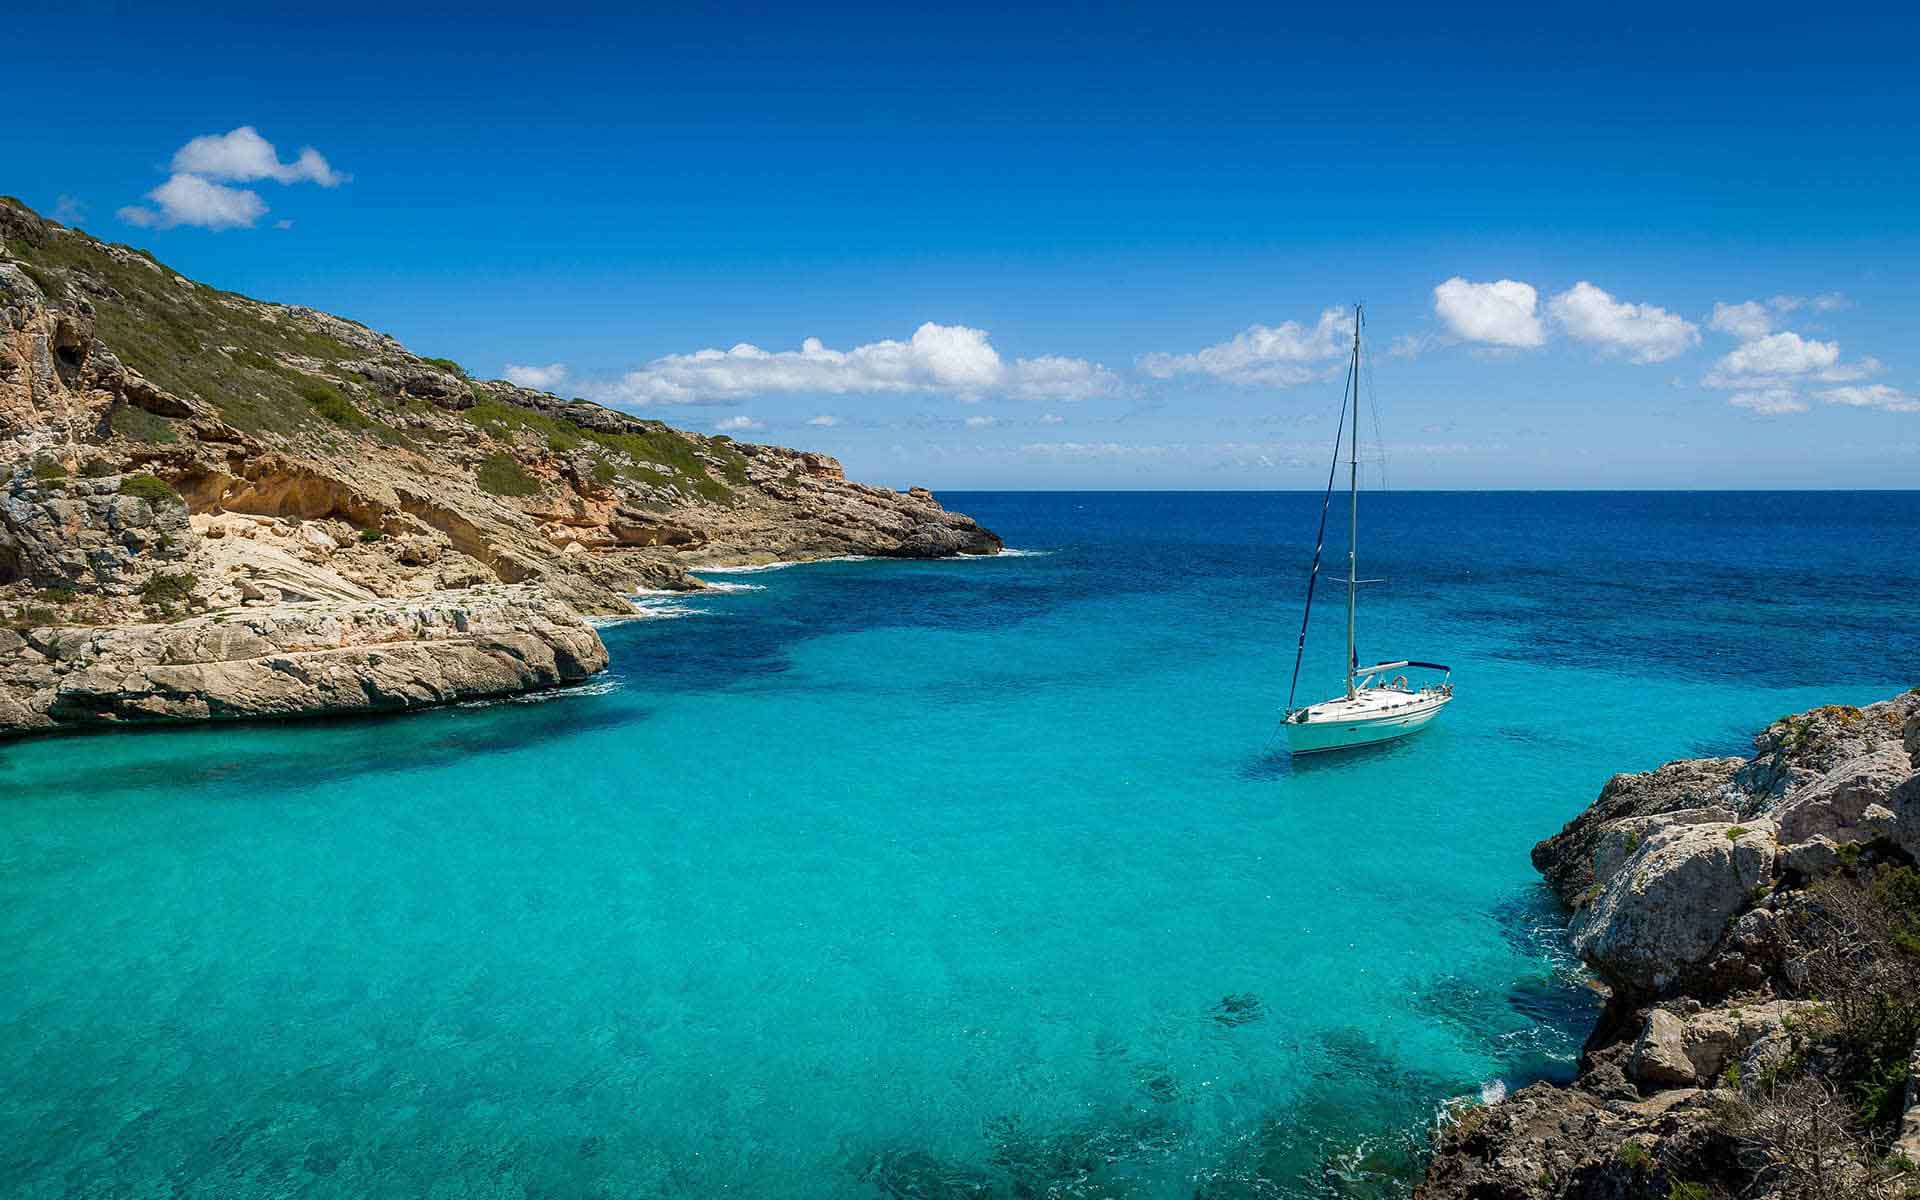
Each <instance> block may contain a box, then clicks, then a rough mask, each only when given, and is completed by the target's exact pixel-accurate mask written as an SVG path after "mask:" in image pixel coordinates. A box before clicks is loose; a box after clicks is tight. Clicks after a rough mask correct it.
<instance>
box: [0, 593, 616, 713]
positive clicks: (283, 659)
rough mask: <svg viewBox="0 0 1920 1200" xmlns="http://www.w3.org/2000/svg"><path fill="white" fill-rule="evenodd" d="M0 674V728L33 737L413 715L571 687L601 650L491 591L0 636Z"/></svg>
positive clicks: (542, 612)
mask: <svg viewBox="0 0 1920 1200" xmlns="http://www.w3.org/2000/svg"><path fill="white" fill-rule="evenodd" d="M0 664H4V665H0V673H3V675H0V682H4V685H5V686H4V687H0V728H3V729H7V730H11V731H28V730H52V729H75V728H83V727H88V726H106V725H124V724H146V723H154V722H163V721H197V720H240V719H258V718H265V717H308V716H321V715H327V714H335V713H368V712H387V711H395V710H400V709H409V708H419V707H423V706H426V705H433V704H446V703H450V702H453V701H459V700H471V699H478V698H482V697H489V696H501V695H507V694H511V693H516V692H524V691H531V690H536V689H540V688H550V687H558V686H563V685H566V684H573V683H579V682H581V681H582V680H584V679H586V678H587V677H588V676H590V675H592V674H593V673H594V672H596V671H599V670H602V669H604V668H605V667H606V665H607V651H606V647H605V646H604V645H602V644H601V641H600V638H599V636H598V635H597V634H595V633H594V631H593V630H592V629H591V628H590V627H589V626H587V625H586V624H585V623H584V622H582V621H581V620H580V618H579V617H578V615H577V614H575V613H574V612H573V611H572V610H571V609H569V608H567V607H566V606H565V605H563V604H559V603H557V602H555V601H552V600H550V599H548V598H546V597H545V596H543V595H542V594H541V593H540V592H539V591H538V590H537V589H533V588H527V587H506V586H500V585H492V586H483V587H476V588H469V589H466V590H463V591H460V592H453V593H442V594H438V595H431V596H425V597H419V598H414V599H409V600H374V601H363V602H358V603H344V604H331V605H315V604H284V603H283V604H274V605H266V606H261V607H253V608H247V609H244V610H242V611H239V612H236V613H231V614H226V613H214V614H209V615H205V616H199V617H192V618H189V619H186V620H182V621H175V622H171V623H167V624H153V625H123V626H112V627H105V628H85V627H80V628H51V629H36V630H30V631H28V632H26V633H19V632H14V631H9V630H0Z"/></svg>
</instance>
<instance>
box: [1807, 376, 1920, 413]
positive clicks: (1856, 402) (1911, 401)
mask: <svg viewBox="0 0 1920 1200" xmlns="http://www.w3.org/2000/svg"><path fill="white" fill-rule="evenodd" d="M1819 396H1820V398H1821V399H1822V400H1825V401H1826V402H1827V403H1828V404H1844V405H1846V406H1848V407H1849V408H1878V409H1882V410H1884V411H1886V412H1898V413H1920V397H1916V396H1913V395H1911V394H1910V393H1907V392H1903V391H1901V390H1900V389H1899V388H1897V387H1893V386H1891V385H1889V384H1884V383H1869V384H1865V385H1862V386H1857V387H1837V388H1826V389H1825V390H1823V391H1821V392H1820V393H1819Z"/></svg>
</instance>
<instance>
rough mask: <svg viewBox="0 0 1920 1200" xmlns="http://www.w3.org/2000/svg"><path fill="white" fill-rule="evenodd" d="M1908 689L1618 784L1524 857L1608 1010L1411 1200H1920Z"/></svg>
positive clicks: (1798, 718)
mask: <svg viewBox="0 0 1920 1200" xmlns="http://www.w3.org/2000/svg"><path fill="white" fill-rule="evenodd" d="M1916 768H1920V689H1915V691H1913V692H1908V693H1905V694H1903V695H1900V696H1896V697H1893V698H1891V699H1888V700H1885V701H1882V702H1880V703H1877V704H1872V705H1868V706H1866V707H1864V708H1855V707H1852V706H1844V705H1834V706H1827V707H1823V708H1817V709H1813V710H1811V711H1809V712H1805V713H1798V714H1794V715H1791V716H1787V717H1782V718H1781V719H1780V720H1778V721H1776V722H1774V723H1773V724H1772V725H1770V726H1768V728H1767V729H1766V730H1764V731H1763V732H1762V733H1760V734H1759V735H1758V736H1757V737H1756V738H1755V740H1754V753H1753V754H1752V755H1750V756H1748V757H1746V758H1716V759H1689V760H1681V761H1678V762H1672V763H1668V764H1666V765H1665V766H1663V767H1661V768H1659V769H1658V770H1655V771H1651V772H1646V773H1644V774H1630V775H1618V776H1615V777H1614V778H1613V779H1612V780H1611V781H1609V782H1608V783H1607V785H1606V787H1605V788H1604V789H1603V790H1602V791H1601V793H1600V796H1599V798H1598V799H1596V800H1595V801H1594V803H1593V804H1592V806H1591V807H1589V808H1588V809H1587V810H1586V811H1585V812H1583V813H1581V814H1580V815H1579V816H1577V817H1575V818H1574V819H1573V820H1572V821H1571V822H1569V823H1568V824H1567V826H1566V827H1565V828H1564V829H1562V830H1561V831H1560V832H1559V833H1558V834H1556V835H1554V836H1553V837H1550V838H1548V839H1546V840H1545V841H1543V842H1541V843H1540V844H1539V845H1538V846H1536V847H1535V848H1534V851H1533V861H1534V865H1535V866H1536V867H1537V868H1538V869H1539V870H1540V872H1541V874H1542V875H1543V876H1544V877H1545V879H1546V880H1547V883H1548V886H1549V887H1550V888H1551V889H1552V890H1553V892H1554V893H1555V895H1557V896H1558V897H1559V898H1560V900H1561V901H1562V902H1563V903H1564V904H1566V905H1567V906H1568V908H1569V909H1570V910H1571V917H1570V923H1569V934H1570V937H1571V940H1572V944H1573V948H1574V950H1575V951H1576V953H1578V954H1579V955H1580V957H1581V959H1582V960H1583V961H1584V962H1585V963H1586V964H1587V965H1588V967H1590V968H1591V969H1592V970H1593V972H1594V973H1595V975H1596V976H1597V977H1598V980H1599V981H1600V983H1601V984H1602V985H1603V986H1604V987H1605V989H1606V993H1607V1001H1606V1007H1605V1009H1604V1011H1603V1012H1602V1015H1601V1017H1600V1019H1599V1021H1598V1023H1597V1025H1596V1027H1595V1028H1594V1030H1593V1032H1592V1034H1591V1035H1590V1037H1589V1038H1588V1040H1587V1043H1586V1045H1585V1047H1584V1049H1583V1052H1582V1055H1581V1059H1580V1067H1579V1074H1578V1077H1577V1078H1576V1079H1575V1080H1574V1081H1573V1082H1572V1083H1571V1084H1568V1085H1566V1086H1558V1085H1555V1084H1551V1083H1539V1084H1534V1085H1532V1086H1530V1087H1526V1088H1523V1089H1521V1090H1519V1091H1517V1092H1515V1093H1514V1094H1512V1095H1511V1096H1509V1097H1507V1098H1505V1099H1503V1100H1501V1101H1499V1102H1498V1103H1493V1104H1488V1105H1484V1106H1476V1107H1472V1108H1468V1109H1465V1110H1462V1111H1461V1112H1460V1113H1459V1114H1458V1117H1457V1119H1456V1120H1454V1121H1451V1122H1449V1123H1447V1124H1445V1125H1443V1126H1442V1127H1441V1128H1440V1129H1439V1130H1438V1131H1437V1133H1436V1138H1435V1147H1434V1156H1433V1159H1432V1161H1431V1162H1430V1164H1429V1166H1428V1169H1427V1171H1426V1176H1425V1179H1424V1180H1423V1181H1422V1182H1421V1183H1420V1184H1419V1186H1418V1187H1417V1188H1416V1189H1415V1192H1414V1195H1415V1197H1416V1198H1417V1200H1603V1198H1604V1200H1710V1198H1716V1197H1773V1198H1779V1200H1799V1198H1802V1197H1807V1198H1828V1197H1831V1198H1833V1200H1841V1198H1848V1200H1878V1198H1882V1197H1887V1198H1891V1197H1905V1196H1912V1195H1916V1194H1920V1168H1916V1164H1920V1058H1916V1053H1915V1050H1916V1045H1915V1044H1916V1040H1917V1039H1920V870H1916V865H1915V864H1916V862H1920V769H1916Z"/></svg>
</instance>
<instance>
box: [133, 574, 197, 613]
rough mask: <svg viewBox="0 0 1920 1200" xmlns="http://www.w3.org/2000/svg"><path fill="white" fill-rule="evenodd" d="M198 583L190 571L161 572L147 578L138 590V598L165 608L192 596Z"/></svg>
mask: <svg viewBox="0 0 1920 1200" xmlns="http://www.w3.org/2000/svg"><path fill="white" fill-rule="evenodd" d="M199 582H200V580H199V579H198V578H197V577H196V576H195V575H194V574H193V572H191V571H179V572H173V573H168V572H165V571H162V572H159V573H157V574H154V575H151V576H149V577H148V578H147V582H146V583H145V584H144V585H142V586H141V588H140V598H141V599H142V600H144V601H146V602H147V603H148V604H153V605H157V606H159V607H161V608H166V607H168V606H170V605H172V604H175V603H177V602H179V601H181V600H185V599H186V598H187V597H189V596H191V595H193V589H194V587H195V586H196V585H197V584H198V583H199Z"/></svg>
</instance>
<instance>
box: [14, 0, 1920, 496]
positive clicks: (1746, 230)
mask: <svg viewBox="0 0 1920 1200" xmlns="http://www.w3.org/2000/svg"><path fill="white" fill-rule="evenodd" d="M1555 7H1556V6H1542V5H1528V6H1524V7H1513V8H1501V7H1498V6H1485V7H1482V8H1480V9H1478V10H1476V11H1473V12H1466V11H1464V10H1452V9H1436V8H1435V7H1434V6H1431V5H1420V6H1410V7H1406V8H1401V9H1396V8H1395V7H1393V6H1390V5H1379V6H1373V7H1370V8H1368V9H1365V10H1357V9H1355V10H1340V11H1333V10H1313V11H1309V12H1291V13H1289V12H1285V11H1280V10H1279V8H1278V7H1277V6H1264V7H1262V8H1259V9H1250V10H1247V11H1244V12H1235V11H1233V10H1230V9H1213V10H1201V9H1198V8H1196V7H1194V6H1178V7H1175V6H1163V7H1127V6H1099V7H1095V6H1084V7H1077V8H1048V9H1041V8H1037V7H1034V6H1021V7H1017V8H1012V7H1010V8H1005V9H998V10H996V9H990V8H986V7H977V8H970V9H965V10H930V11H928V12H925V13H913V12H907V11H904V10H903V9H902V8H898V7H885V8H882V7H873V8H825V7H805V8H801V7H794V8H791V9H774V8H737V7H736V8H713V7H709V8H698V9H695V8H692V7H684V6H682V7H674V8H662V9H659V10H657V11H651V12H646V11H641V12H634V11H623V12H613V11H609V12H606V13H602V14H590V13H586V12H584V11H580V12H578V13H576V14H569V15H565V16H557V17H553V18H549V19H545V20H542V19H541V18H540V17H539V15H538V14H537V13H534V12H530V10H527V9H526V8H525V7H524V6H520V7H515V8H512V9H505V8H502V9H499V10H497V12H493V13H489V12H485V11H482V12H475V11H470V10H464V9H461V10H456V9H452V8H449V9H445V10H442V11H439V12H435V13H431V14H409V13H404V12H398V11H396V9H397V8H398V6H393V5H388V6H382V7H364V8H359V7H355V6H353V5H349V4H330V5H323V6H310V8H309V11H305V12H301V13H294V14H287V13H281V12H276V11H274V10H273V8H272V7H271V6H247V7H244V8H242V7H234V8H231V9H228V10H226V11H224V12H221V11H219V10H218V9H216V8H214V7H210V6H194V11H193V13H192V14H189V13H187V12H185V11H183V10H181V9H180V8H178V7H176V6H158V5H119V6H88V5H77V6H65V7H61V8H59V9H58V10H57V11H56V10H55V9H54V8H51V7H48V6H41V7H39V8H37V9H29V10H28V11H26V12H23V13H21V14H16V15H15V16H14V17H12V18H10V21H11V25H10V28H11V31H12V33H13V35H14V36H13V39H12V40H13V48H12V50H10V52H9V63H8V75H9V83H10V87H9V90H10V92H11V93H12V94H14V95H15V96H16V97H31V98H37V99H35V100H34V101H33V102H32V103H26V102H25V101H23V105H24V107H23V109H22V112H21V114H19V115H17V116H16V119H14V120H12V121H10V122H9V123H8V126H7V131H6V132H5V133H4V134H0V151H4V154H3V155H0V162H4V164H5V166H6V170H5V172H4V178H0V191H7V192H12V193H14V194H17V195H19V196H21V197H22V198H23V199H25V200H27V201H28V202H29V203H31V204H33V205H35V206H36V207H38V208H39V209H41V210H42V211H43V212H47V213H50V214H52V213H56V212H59V213H62V214H64V215H65V216H66V217H68V218H71V219H72V220H73V221H74V222H75V223H78V224H80V225H82V226H83V227H85V228H86V229H88V230H89V231H90V232H93V233H95V234H97V235H99V236H102V237H108V238H111V239H114V240H124V241H130V242H133V243H135V244H138V245H143V246H146V247H148V248H150V249H152V250H153V251H154V252H155V253H156V254H157V255H159V256H160V257H161V258H162V259H164V260H165V261H168V262H169V263H171V264H173V265H175V266H176V267H178V268H180V269H181V270H184V271H186V272H188V273H190V274H192V275H194V276H195V277H197V278H200V279H203V280H206V281H208V282H211V283H215V284H217V285H220V286H223V287H228V288H232V289H235V290H238V291H242V292H246V293H248V294H250V295H256V296H261V297H264V298H269V299H278V300H286V301H290V302H295V303H305V304H311V305H313V306H315V307H320V308H325V309H329V310H332V311H336V312H340V313H343V314H346V315H349V316H352V317H355V318H357V319H359V320H362V321H365V322H366V323H368V324H369V325H372V326H374V327H376V328H379V329H382V330H385V331H387V332H390V333H392V334H394V335H395V336H397V337H399V338H400V339H401V340H402V341H404V342H405V343H407V344H408V345H409V346H411V347H412V348H414V349H415V350H417V351H419V352H421V353H423V354H434V355H447V356H451V357H454V358H457V359H459V360H460V361H461V362H463V363H465V364H467V366H468V367H469V369H471V370H472V371H474V372H475V373H477V374H482V375H487V376H494V375H499V374H502V373H503V372H506V371H507V370H508V369H509V367H513V368H514V369H515V371H516V373H518V374H520V375H522V377H524V378H529V379H550V380H551V381H552V385H553V388H554V390H557V391H560V392H562V393H563V394H568V395H586V396H591V397H593V398H596V399H601V400H603V401H606V402H610V403H617V404H621V405H624V406H628V407H634V408H635V409H636V410H638V411H643V412H645V413H647V414H648V415H652V416H658V417H661V418H663V419H666V420H669V421H672V422H675V423H678V424H683V425H687V426H690V427H693V428H698V429H703V430H713V429H716V428H723V427H726V428H730V429H732V431H733V432H735V434H736V436H740V437H743V438H750V439H758V440H765V441H774V442H782V443H787V444H795V445H804V446H807V447H811V448H817V449H821V450H825V451H828V452H830V453H834V454H837V455H839V456H840V457H841V458H842V459H843V460H844V461H845V463H846V464H847V467H848V469H849V471H850V472H852V473H854V474H856V475H857V476H860V477H862V478H867V479H870V480H873V481H876V482H885V483H891V484H895V485H901V486H904V485H906V484H909V483H925V484H929V485H931V486H936V487H949V488H961V487H1232V488H1248V487H1253V488H1259V487H1283V488H1284V487H1311V486H1315V476H1316V475H1319V477H1320V478H1322V479H1324V474H1321V473H1322V472H1323V471H1324V459H1325V455H1326V451H1327V448H1328V439H1329V437H1330V433H1331V424H1332V419H1333V415H1334V413H1335V411H1336V410H1337V408H1338V404H1339V386H1340V384H1339V378H1338V372H1339V368H1340V356H1339V350H1338V346H1339V343H1340V342H1341V341H1342V340H1343V334H1342V327H1341V326H1340V324H1339V321H1338V319H1337V318H1336V319H1334V320H1332V321H1331V322H1329V321H1328V320H1327V319H1326V318H1325V314H1326V313H1328V312H1329V310H1333V311H1335V312H1336V313H1337V312H1341V311H1344V310H1345V309H1346V308H1348V307H1349V306H1351V305H1352V304H1353V303H1354V302H1355V301H1364V302H1365V303H1366V305H1367V307H1368V333H1369V340H1370V343H1371V345H1372V348H1373V356H1374V365H1373V390H1374V394H1375V396H1376V397H1377V399H1378V402H1379V406H1380V432H1381V441H1382V443H1383V444H1384V453H1383V455H1382V457H1383V458H1384V461H1385V464H1386V478H1387V481H1388V483H1389V484H1391V485H1392V486H1396V487H1421V486H1432V487H1622V488H1637V487H1770V486H1779V487H1852V486H1866V487H1898V486H1914V483H1915V480H1916V479H1920V341H1917V340H1916V339H1915V338H1914V336H1913V330H1914V323H1915V319H1916V317H1917V316H1920V294H1917V293H1916V288H1915V281H1916V279H1920V273H1917V272H1916V268H1920V228H1917V226H1920V206H1917V205H1916V203H1915V197H1916V196H1917V195H1920V136H1917V135H1916V134H1915V130H1916V129H1920V82H1917V81H1916V76H1920V72H1915V71H1914V70H1913V63H1914V61H1915V58H1916V53H1915V45H1916V37H1915V35H1916V33H1920V19H1917V18H1916V17H1915V16H1913V15H1911V14H1912V10H1911V9H1906V10H1902V9H1898V8H1895V7H1893V6H1887V7H1885V8H1879V9H1875V8H1871V7H1863V8H1861V9H1859V10H1857V11H1842V12H1840V13H1837V14H1834V13H1824V12H1822V11H1820V10H1816V9H1809V8H1807V7H1805V6H1800V7H1797V8H1793V9H1786V8H1782V9H1779V10H1778V11H1773V10H1769V9H1767V8H1765V7H1762V6H1754V5H1745V6H1742V7H1739V8H1715V7H1708V6H1676V5H1671V4H1667V5H1662V6H1659V7H1644V8H1639V7H1634V6H1625V7H1621V6H1616V7H1612V8H1609V9H1606V10H1604V11H1602V10H1600V9H1591V10H1588V9H1582V10H1580V11H1578V12H1571V11H1570V12H1566V13H1558V12H1555V11H1553V10H1554V9H1555ZM28 112H30V113H31V116H30V118H29V117H28V116H26V115H25V114H26V113H28ZM239 130H250V131H253V132H252V133H251V134H248V133H238V134H237V133H236V132H235V131H239ZM195 139H207V140H204V141H200V142H196V141H195ZM308 147H311V148H312V149H313V150H314V151H315V156H310V157H308V158H306V159H302V158H301V157H300V154H301V151H302V149H303V148H308ZM210 225H212V226H224V227H222V228H210V227H209V226H210ZM1449 281H1455V282H1451V283H1450V282H1449ZM1582 284H1584V285H1586V286H1584V287H1582V286H1579V285H1582ZM1529 292H1530V295H1529ZM1716 306H1722V307H1720V308H1718V309H1716ZM1716 312H1717V313H1718V316H1717V317H1716ZM917 331H918V332H917ZM1236 337H1239V338H1240V339H1241V340H1240V342H1239V343H1237V344H1236V341H1235V339H1236ZM808 339H817V343H809V342H808ZM742 345H745V346H748V347H754V348H758V349H757V351H750V350H745V349H743V350H738V351H735V350H733V348H735V347H737V346H742ZM809 346H810V347H812V348H810V349H803V347H809ZM1210 348H1211V349H1210ZM703 352H713V353H708V354H704V355H703ZM555 364H559V365H560V367H561V368H563V369H564V374H562V373H561V372H560V371H559V370H556V369H555ZM543 372H544V373H543ZM829 422H830V423H829Z"/></svg>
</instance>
